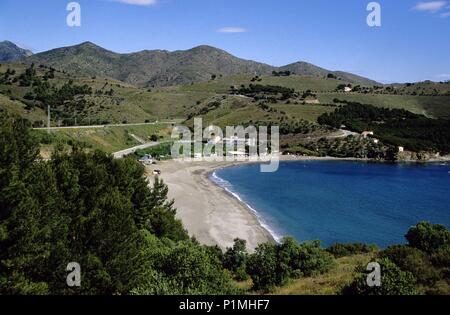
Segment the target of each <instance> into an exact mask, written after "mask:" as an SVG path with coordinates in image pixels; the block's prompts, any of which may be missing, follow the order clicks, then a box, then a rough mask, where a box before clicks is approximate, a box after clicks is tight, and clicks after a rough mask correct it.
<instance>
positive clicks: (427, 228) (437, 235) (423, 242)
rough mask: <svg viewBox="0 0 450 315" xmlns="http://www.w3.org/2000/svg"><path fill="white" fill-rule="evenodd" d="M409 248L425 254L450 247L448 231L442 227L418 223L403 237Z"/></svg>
mask: <svg viewBox="0 0 450 315" xmlns="http://www.w3.org/2000/svg"><path fill="white" fill-rule="evenodd" d="M405 237H406V239H407V240H408V243H409V245H410V246H412V247H415V248H418V249H420V250H423V251H425V252H427V253H431V252H433V251H436V250H437V249H439V248H441V247H443V246H450V231H449V230H448V229H447V228H446V227H445V226H443V225H440V224H431V223H429V222H420V223H419V224H417V225H416V226H414V227H412V228H411V229H409V231H408V233H407V234H406V235H405Z"/></svg>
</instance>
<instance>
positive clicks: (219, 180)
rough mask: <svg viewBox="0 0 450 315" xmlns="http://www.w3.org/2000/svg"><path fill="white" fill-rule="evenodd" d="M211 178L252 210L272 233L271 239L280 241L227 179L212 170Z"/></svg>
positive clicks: (262, 224) (279, 237)
mask: <svg viewBox="0 0 450 315" xmlns="http://www.w3.org/2000/svg"><path fill="white" fill-rule="evenodd" d="M211 180H212V181H213V182H214V183H216V184H217V185H219V186H220V187H222V188H223V189H224V190H225V191H226V192H227V193H228V194H230V195H231V196H233V197H234V198H236V199H237V200H239V201H240V202H241V203H242V204H244V205H245V206H246V207H247V208H249V209H250V211H252V212H253V213H254V214H255V216H256V218H257V219H258V222H259V224H260V225H261V226H262V227H263V228H264V229H265V230H267V231H268V232H269V233H270V235H272V237H273V239H274V240H275V241H276V242H278V243H280V242H281V240H282V239H283V237H282V236H280V235H278V234H277V233H276V232H275V231H274V230H273V229H272V228H271V227H270V226H269V225H268V224H266V223H265V222H264V218H262V217H261V215H260V214H259V213H258V211H256V210H255V209H254V208H253V207H252V206H250V205H249V204H248V203H247V202H245V201H244V200H243V199H242V198H241V196H239V194H238V193H236V192H234V191H233V190H232V187H233V185H231V183H230V182H229V181H227V180H224V179H223V178H220V177H219V176H217V174H216V172H213V173H212V174H211Z"/></svg>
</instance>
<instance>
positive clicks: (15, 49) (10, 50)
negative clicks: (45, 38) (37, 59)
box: [0, 41, 33, 62]
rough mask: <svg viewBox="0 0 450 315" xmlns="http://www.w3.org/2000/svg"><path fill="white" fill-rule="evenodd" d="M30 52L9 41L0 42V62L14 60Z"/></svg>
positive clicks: (26, 55)
mask: <svg viewBox="0 0 450 315" xmlns="http://www.w3.org/2000/svg"><path fill="white" fill-rule="evenodd" d="M32 54H33V53H32V52H31V51H29V50H26V49H23V48H20V47H19V46H17V45H16V44H14V43H11V42H10V41H3V42H0V62H11V61H16V60H19V59H22V58H25V57H28V56H31V55H32Z"/></svg>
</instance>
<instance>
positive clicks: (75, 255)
mask: <svg viewBox="0 0 450 315" xmlns="http://www.w3.org/2000/svg"><path fill="white" fill-rule="evenodd" d="M0 122H1V124H0V126H1V129H0V134H1V137H0V148H1V151H0V209H1V212H0V293H1V294H232V293H238V292H239V291H238V289H236V286H235V284H234V282H233V281H232V279H231V277H230V273H228V272H226V268H229V270H230V272H231V274H232V275H233V274H236V275H235V276H234V277H235V278H236V279H239V278H242V277H246V275H247V274H248V275H249V276H250V277H251V278H252V279H253V281H254V284H255V285H254V288H255V289H257V290H264V291H266V290H268V289H270V288H271V287H273V286H274V285H281V284H283V283H284V282H285V281H286V280H287V279H288V278H290V277H298V276H300V275H302V274H314V273H320V272H325V271H326V270H327V268H328V266H329V265H330V264H331V263H332V258H331V256H330V255H329V254H327V253H326V252H325V251H324V250H323V249H321V248H320V246H319V244H318V243H312V244H300V245H299V244H297V243H296V242H295V241H293V240H292V239H286V240H285V241H284V242H283V244H281V245H277V244H264V245H261V246H260V247H259V248H258V249H257V251H256V253H255V254H249V255H247V253H246V252H245V257H244V259H243V260H242V259H239V255H242V253H243V252H244V251H245V249H243V246H242V241H241V243H240V244H241V245H240V246H236V247H235V248H234V249H233V251H234V252H238V253H230V252H229V251H228V252H226V253H225V254H223V253H222V251H221V250H220V249H218V248H217V247H207V246H202V245H199V244H198V243H197V242H196V241H195V240H192V239H189V237H188V235H187V233H186V231H185V230H184V228H183V226H182V224H181V222H180V221H179V220H177V219H176V218H175V213H176V211H175V209H174V208H173V203H172V202H169V201H168V200H167V187H166V186H165V185H164V184H163V183H162V182H161V181H159V180H156V181H155V183H154V185H153V187H152V188H150V189H149V188H148V183H147V182H146V180H145V177H144V169H143V167H142V166H141V165H139V164H138V163H136V161H134V160H133V159H123V160H114V159H113V158H112V157H111V156H108V155H106V154H104V153H102V152H100V151H96V152H94V153H85V152H83V151H82V150H80V149H78V148H77V147H74V148H73V149H72V151H71V153H70V154H67V153H65V152H63V151H57V152H56V153H55V154H54V155H53V156H52V159H51V161H48V162H45V161H41V160H40V159H39V155H38V151H39V150H38V146H37V141H36V139H35V138H34V137H32V136H31V135H30V131H29V125H28V123H27V122H26V121H24V120H22V119H19V118H13V117H11V116H9V115H7V114H5V113H4V112H1V115H0ZM244 247H245V244H244ZM239 252H241V254H239ZM247 259H248V261H250V262H251V263H249V264H248V265H245V266H246V267H244V268H242V266H243V264H245V262H246V261H247ZM258 261H264V262H265V264H264V265H261V264H259V263H258ZM70 262H78V263H79V264H80V265H81V266H82V286H81V287H79V288H75V289H73V288H69V287H67V286H66V276H67V271H66V266H67V264H68V263H70ZM280 271H281V272H282V274H281V273H280ZM238 275H240V276H238Z"/></svg>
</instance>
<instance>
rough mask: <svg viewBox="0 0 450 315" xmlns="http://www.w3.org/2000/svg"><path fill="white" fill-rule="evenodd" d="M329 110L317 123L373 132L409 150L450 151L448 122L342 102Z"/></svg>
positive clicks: (381, 138)
mask: <svg viewBox="0 0 450 315" xmlns="http://www.w3.org/2000/svg"><path fill="white" fill-rule="evenodd" d="M344 103H345V105H344V106H342V107H339V108H337V109H336V110H335V111H334V112H333V113H329V114H328V113H327V114H323V115H322V116H320V117H319V119H318V122H319V123H320V124H324V125H329V126H332V127H335V128H340V127H341V126H342V125H344V126H346V128H347V129H349V130H351V131H355V132H360V133H361V132H363V131H369V130H370V131H373V132H374V134H375V137H376V138H378V139H380V140H381V141H382V142H384V143H386V144H390V145H395V146H402V147H405V148H406V149H408V150H411V151H416V152H418V151H434V152H440V153H443V154H448V153H450V121H448V120H444V119H431V118H427V117H425V116H423V115H418V114H414V113H411V112H409V111H407V110H404V109H387V108H379V107H375V106H372V105H363V104H360V103H354V102H344Z"/></svg>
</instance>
